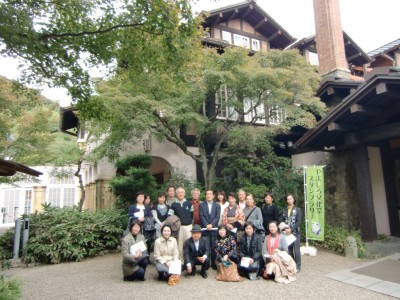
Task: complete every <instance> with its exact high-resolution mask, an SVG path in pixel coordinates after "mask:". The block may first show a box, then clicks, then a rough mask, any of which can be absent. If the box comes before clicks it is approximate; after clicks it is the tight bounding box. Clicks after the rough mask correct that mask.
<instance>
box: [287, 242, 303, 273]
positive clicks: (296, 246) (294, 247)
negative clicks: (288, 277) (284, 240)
mask: <svg viewBox="0 0 400 300" xmlns="http://www.w3.org/2000/svg"><path fill="white" fill-rule="evenodd" d="M294 236H295V237H296V240H295V241H294V242H293V243H292V244H291V245H290V246H289V247H288V250H289V254H290V256H291V257H292V258H293V260H294V261H295V262H296V268H297V270H298V271H300V269H301V253H300V234H295V235H294Z"/></svg>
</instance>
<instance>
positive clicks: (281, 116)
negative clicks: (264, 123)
mask: <svg viewBox="0 0 400 300" xmlns="http://www.w3.org/2000/svg"><path fill="white" fill-rule="evenodd" d="M285 118H286V115H285V113H284V111H283V109H282V108H280V107H279V106H276V105H275V106H270V107H269V124H271V125H279V124H281V123H282V122H283V121H284V120H285Z"/></svg>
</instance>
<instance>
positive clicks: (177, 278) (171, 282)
mask: <svg viewBox="0 0 400 300" xmlns="http://www.w3.org/2000/svg"><path fill="white" fill-rule="evenodd" d="M180 281H181V275H178V274H172V275H171V276H169V278H168V285H177V284H178V283H179V282H180Z"/></svg>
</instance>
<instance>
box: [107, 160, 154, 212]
mask: <svg viewBox="0 0 400 300" xmlns="http://www.w3.org/2000/svg"><path fill="white" fill-rule="evenodd" d="M151 163H152V157H151V156H150V155H148V154H134V155H129V156H127V157H124V158H122V159H120V160H118V161H117V162H116V163H115V166H116V167H117V174H116V175H115V176H114V177H113V178H112V179H111V181H110V186H111V189H112V191H113V193H114V194H115V195H116V196H117V202H116V206H117V207H118V208H121V209H125V210H126V209H128V207H129V205H130V204H132V203H134V202H136V198H135V194H136V193H137V192H139V191H141V192H144V193H149V194H150V195H153V194H154V190H155V186H156V181H155V178H154V177H153V176H152V175H151V173H150V169H149V168H150V166H151Z"/></svg>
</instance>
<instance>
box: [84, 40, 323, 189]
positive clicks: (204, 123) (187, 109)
mask: <svg viewBox="0 0 400 300" xmlns="http://www.w3.org/2000/svg"><path fill="white" fill-rule="evenodd" d="M188 50H189V55H190V56H189V59H188V57H185V58H186V60H185V59H183V60H182V62H181V64H180V69H179V71H177V72H172V73H166V70H165V69H160V68H157V69H149V70H148V71H146V72H141V73H138V74H136V76H135V77H131V75H130V74H129V71H128V70H125V69H123V68H122V69H120V70H119V71H118V73H117V75H116V76H114V77H112V78H111V79H110V80H109V81H108V82H102V83H101V84H99V85H98V86H97V91H98V96H97V97H95V98H94V99H93V101H91V103H90V105H92V108H90V107H89V108H88V109H91V110H93V111H96V112H98V113H96V114H93V115H92V116H93V118H91V119H88V121H89V122H91V125H92V126H91V130H92V133H93V136H92V138H93V139H96V138H100V137H104V132H106V133H107V136H106V137H105V138H104V139H103V140H102V143H100V144H99V146H98V147H97V148H96V149H94V153H95V154H96V156H97V157H98V158H101V157H104V156H106V157H108V158H110V159H115V158H116V157H118V155H119V153H120V150H121V149H124V148H125V146H126V145H128V144H129V143H130V142H132V141H133V140H135V139H138V138H142V137H143V135H144V134H149V133H150V134H151V137H152V138H155V139H158V140H168V141H169V142H172V143H174V144H175V145H176V146H177V147H179V148H180V149H181V150H182V151H183V152H184V153H185V154H186V155H188V156H189V157H191V158H193V159H194V160H196V161H197V162H199V163H200V165H201V168H202V170H203V174H204V181H205V186H206V187H208V188H211V187H212V186H213V184H214V181H215V171H216V166H217V162H218V160H220V159H221V155H220V152H221V151H222V150H223V148H224V147H225V146H226V143H227V141H228V143H229V142H232V140H233V138H230V136H231V135H235V136H236V138H240V139H241V140H242V143H236V145H239V144H240V147H241V149H243V150H245V151H247V150H246V147H247V146H248V143H247V141H246V137H247V136H246V135H240V133H239V131H235V129H236V128H241V127H250V126H243V119H244V118H245V116H247V117H248V116H249V115H253V116H254V117H253V119H252V120H249V122H248V125H251V124H255V123H256V122H257V121H259V119H261V118H266V117H268V116H265V111H266V109H260V108H261V107H262V105H263V106H264V107H267V106H268V107H278V108H279V109H282V110H283V111H284V112H285V115H286V116H287V119H286V120H285V121H284V122H283V123H282V124H280V125H275V126H269V127H268V132H267V133H265V135H266V136H268V137H270V138H272V137H274V136H276V135H277V134H284V133H287V132H288V130H290V129H291V128H292V127H293V126H302V127H305V128H312V127H313V126H314V125H315V124H316V117H315V115H323V114H324V111H325V107H324V104H323V103H322V102H321V101H319V99H318V98H316V97H314V91H315V90H316V88H317V87H318V82H319V79H318V75H317V74H316V73H315V71H314V69H313V68H312V67H311V66H310V65H309V64H308V63H307V62H306V61H305V60H304V58H303V57H301V55H299V54H298V53H296V51H268V52H266V53H261V52H260V53H257V54H255V55H254V56H249V55H248V50H246V49H242V48H240V47H235V48H226V49H224V54H223V55H220V54H218V53H217V51H215V49H202V50H201V49H198V48H196V47H191V48H190V49H188ZM225 86H227V87H228V88H229V93H227V94H228V96H227V97H226V98H227V99H226V107H225V108H226V111H227V112H228V114H230V115H229V116H228V118H227V119H226V120H223V119H221V118H218V117H217V116H218V113H220V111H218V110H217V111H216V112H215V113H213V111H214V107H215V103H214V100H215V99H214V98H215V95H216V94H217V93H220V90H221V88H224V87H225ZM249 99H251V100H252V103H253V104H252V106H251V107H247V106H246V105H245V101H247V100H249ZM204 104H206V108H207V107H209V108H210V109H207V114H206V115H204V114H203V106H204ZM90 105H89V106H90ZM218 109H219V110H221V109H222V106H221V107H219V108H218ZM181 128H192V129H194V131H193V132H195V133H194V136H193V137H194V141H195V146H196V148H195V149H196V150H198V151H192V148H189V147H187V145H186V143H185V140H184V139H183V138H182V136H181V135H180V134H178V132H179V130H180V129H181ZM254 136H260V134H259V133H257V132H256V130H254ZM255 140H256V139H255ZM257 140H259V139H257ZM269 148H271V146H269ZM241 149H239V150H238V152H239V153H242V152H241ZM267 152H268V151H266V150H265V151H264V153H267ZM260 168H261V166H260ZM254 171H258V170H255V169H254Z"/></svg>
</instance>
